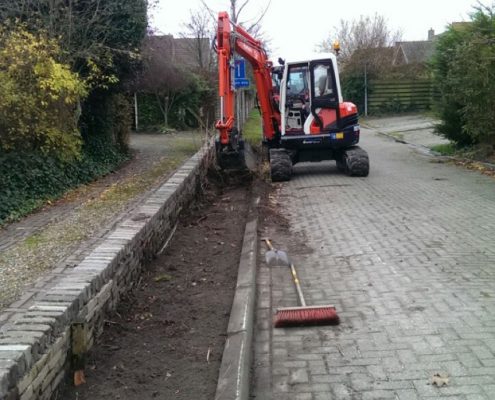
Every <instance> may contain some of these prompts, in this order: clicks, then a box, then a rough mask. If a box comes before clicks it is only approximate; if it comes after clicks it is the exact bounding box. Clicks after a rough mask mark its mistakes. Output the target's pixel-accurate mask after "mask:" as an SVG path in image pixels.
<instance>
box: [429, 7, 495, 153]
mask: <svg viewBox="0 0 495 400" xmlns="http://www.w3.org/2000/svg"><path fill="white" fill-rule="evenodd" d="M432 67H433V76H434V81H435V84H436V86H437V88H438V91H439V93H440V96H439V99H438V101H437V103H436V109H437V111H438V114H439V116H440V118H441V123H440V125H439V126H438V128H437V130H438V132H439V133H440V134H442V135H443V136H445V137H446V138H448V139H450V140H453V141H454V142H456V143H457V144H458V145H460V146H467V145H471V144H481V145H484V146H487V145H488V146H494V145H495V115H494V113H493V110H494V109H495V5H493V6H492V7H484V6H480V7H479V8H478V9H477V10H476V11H475V12H474V13H473V14H472V16H471V22H470V23H467V24H464V25H452V26H450V27H449V29H448V30H447V32H445V33H444V34H443V35H441V36H440V38H439V40H438V42H437V45H436V51H435V55H434V58H433V62H432Z"/></svg>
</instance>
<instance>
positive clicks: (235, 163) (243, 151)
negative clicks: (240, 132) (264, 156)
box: [216, 139, 256, 172]
mask: <svg viewBox="0 0 495 400" xmlns="http://www.w3.org/2000/svg"><path fill="white" fill-rule="evenodd" d="M236 147H237V149H233V148H232V147H230V146H220V144H219V143H218V142H217V143H216V153H217V164H218V166H219V167H220V168H221V169H223V170H236V171H244V170H250V171H252V172H254V171H256V156H255V155H254V153H253V150H252V149H251V146H249V144H247V143H245V142H244V140H243V139H240V140H239V141H238V144H237V146H236Z"/></svg>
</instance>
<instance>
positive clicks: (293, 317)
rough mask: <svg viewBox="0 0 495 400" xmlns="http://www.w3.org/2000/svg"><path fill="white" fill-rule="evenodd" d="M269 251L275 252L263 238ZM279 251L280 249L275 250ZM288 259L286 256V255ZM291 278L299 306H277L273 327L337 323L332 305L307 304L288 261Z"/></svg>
mask: <svg viewBox="0 0 495 400" xmlns="http://www.w3.org/2000/svg"><path fill="white" fill-rule="evenodd" d="M264 241H265V243H266V245H267V246H268V248H269V249H270V251H272V252H275V251H276V250H275V249H274V247H273V245H272V244H271V242H270V240H269V239H264ZM277 252H278V253H280V251H277ZM286 259H287V260H288V257H286ZM289 267H290V271H291V274H292V279H293V281H294V284H295V286H296V291H297V296H298V297H299V303H300V304H301V305H300V306H299V307H284V308H278V309H277V312H276V314H275V318H274V325H275V328H285V327H292V326H314V325H338V324H339V322H340V319H339V316H338V314H337V311H336V310H335V307H334V306H332V305H321V306H308V305H306V300H305V299H304V295H303V292H302V288H301V284H300V282H299V278H298V277H297V272H296V267H295V265H294V263H292V262H289Z"/></svg>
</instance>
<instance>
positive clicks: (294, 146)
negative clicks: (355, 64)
mask: <svg viewBox="0 0 495 400" xmlns="http://www.w3.org/2000/svg"><path fill="white" fill-rule="evenodd" d="M216 50H217V55H218V80H219V95H220V119H219V120H218V121H217V123H216V125H215V127H216V128H217V129H218V137H217V138H216V141H215V146H216V155H217V163H218V164H219V166H220V167H221V168H223V169H237V168H245V156H244V140H243V139H242V134H241V132H239V131H238V129H237V128H236V127H235V110H234V107H235V92H236V89H235V85H234V83H235V82H234V55H235V54H238V55H240V56H241V57H243V58H244V59H245V60H246V61H247V62H249V63H250V65H251V66H252V69H253V74H254V80H255V83H256V90H257V97H258V102H259V109H260V112H261V116H262V131H263V132H262V133H263V136H262V144H263V147H264V149H266V150H267V153H268V156H269V160H270V174H271V179H272V181H287V180H289V179H290V177H291V175H292V166H293V165H294V164H296V163H298V162H307V161H310V162H313V161H323V160H335V161H336V163H337V168H338V169H339V170H340V171H342V172H345V173H347V174H348V175H350V176H367V175H368V173H369V158H368V154H367V153H366V151H364V150H363V149H361V148H360V147H359V146H357V143H358V142H359V136H360V128H359V123H358V113H357V108H356V106H355V105H354V104H353V103H350V102H344V101H343V100H342V94H341V89H340V81H339V73H338V67H337V59H336V57H335V55H334V54H324V53H320V54H314V55H312V56H311V57H308V58H301V59H299V60H293V61H290V62H289V61H283V60H281V59H279V62H280V64H281V65H279V66H274V65H273V63H272V62H271V61H269V60H268V56H267V53H266V51H265V49H264V47H263V43H262V42H261V41H259V40H256V39H255V38H253V37H252V36H251V35H250V34H249V33H248V32H247V31H246V30H245V29H243V28H242V27H241V26H238V25H235V24H234V23H232V21H230V20H229V16H228V14H227V13H226V12H220V13H219V15H218V29H217V43H216Z"/></svg>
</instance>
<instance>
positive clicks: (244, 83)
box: [234, 79, 249, 89]
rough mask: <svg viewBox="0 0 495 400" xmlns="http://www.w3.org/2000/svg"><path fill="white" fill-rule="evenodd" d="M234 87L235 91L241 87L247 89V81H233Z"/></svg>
mask: <svg viewBox="0 0 495 400" xmlns="http://www.w3.org/2000/svg"><path fill="white" fill-rule="evenodd" d="M234 86H235V88H236V89H238V88H243V87H249V79H235V80H234Z"/></svg>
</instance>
